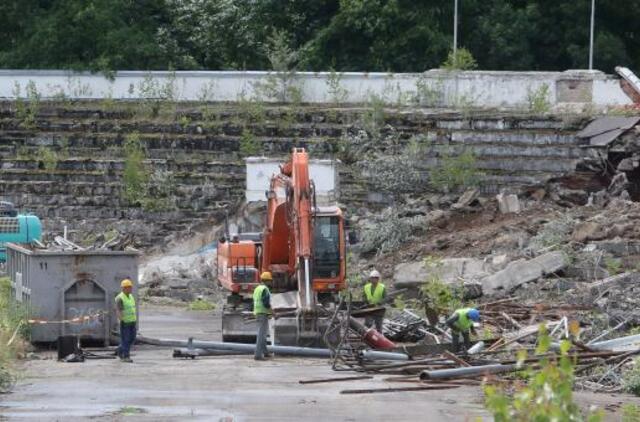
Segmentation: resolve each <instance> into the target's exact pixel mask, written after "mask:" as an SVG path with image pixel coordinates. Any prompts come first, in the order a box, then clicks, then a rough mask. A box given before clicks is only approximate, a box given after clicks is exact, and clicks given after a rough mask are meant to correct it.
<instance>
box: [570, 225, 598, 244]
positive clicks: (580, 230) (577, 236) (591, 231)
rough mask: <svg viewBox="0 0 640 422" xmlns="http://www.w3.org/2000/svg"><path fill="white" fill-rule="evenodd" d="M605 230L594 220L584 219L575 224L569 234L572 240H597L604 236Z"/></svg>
mask: <svg viewBox="0 0 640 422" xmlns="http://www.w3.org/2000/svg"><path fill="white" fill-rule="evenodd" d="M606 235H607V234H606V231H605V230H604V229H603V227H602V225H601V224H599V223H596V222H595V221H585V222H584V223H580V224H578V225H577V226H576V228H575V229H574V230H573V233H572V234H571V240H573V241H574V242H580V243H582V242H584V241H586V240H598V239H604V238H605V237H606Z"/></svg>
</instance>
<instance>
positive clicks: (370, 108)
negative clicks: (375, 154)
mask: <svg viewBox="0 0 640 422" xmlns="http://www.w3.org/2000/svg"><path fill="white" fill-rule="evenodd" d="M384 106H385V103H384V98H383V97H381V96H379V95H377V94H373V93H371V94H369V98H368V101H367V104H366V109H365V111H364V113H363V115H362V128H363V129H364V130H365V131H366V132H367V133H368V134H369V137H370V138H372V139H379V138H380V130H381V129H382V127H383V126H384V119H385V111H384Z"/></svg>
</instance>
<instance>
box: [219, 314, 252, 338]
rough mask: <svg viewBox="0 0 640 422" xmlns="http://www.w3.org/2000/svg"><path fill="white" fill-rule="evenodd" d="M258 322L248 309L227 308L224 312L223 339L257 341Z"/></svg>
mask: <svg viewBox="0 0 640 422" xmlns="http://www.w3.org/2000/svg"><path fill="white" fill-rule="evenodd" d="M257 332H258V324H257V322H256V320H255V319H253V318H251V314H250V313H249V312H247V311H241V310H235V309H225V310H224V311H223V313H222V341H225V342H230V343H255V342H256V334H257Z"/></svg>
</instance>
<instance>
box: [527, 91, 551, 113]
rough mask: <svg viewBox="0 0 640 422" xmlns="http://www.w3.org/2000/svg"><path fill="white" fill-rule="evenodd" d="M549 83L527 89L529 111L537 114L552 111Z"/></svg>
mask: <svg viewBox="0 0 640 422" xmlns="http://www.w3.org/2000/svg"><path fill="white" fill-rule="evenodd" d="M549 97H550V91H549V85H548V84H542V85H541V86H540V87H539V88H538V89H535V90H532V89H531V88H528V89H527V103H528V105H529V112H531V113H536V114H543V113H548V112H549V111H551V100H550V98H549Z"/></svg>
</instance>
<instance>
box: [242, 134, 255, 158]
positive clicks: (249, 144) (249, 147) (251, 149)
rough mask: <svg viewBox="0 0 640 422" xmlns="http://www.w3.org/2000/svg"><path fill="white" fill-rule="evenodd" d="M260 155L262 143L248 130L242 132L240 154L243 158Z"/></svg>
mask: <svg viewBox="0 0 640 422" xmlns="http://www.w3.org/2000/svg"><path fill="white" fill-rule="evenodd" d="M259 153H260V142H259V141H258V139H257V138H256V136H255V135H254V134H253V133H251V131H250V130H249V129H247V128H245V129H243V130H242V137H241V138H240V154H241V155H242V156H243V157H248V156H251V155H257V154H259Z"/></svg>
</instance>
